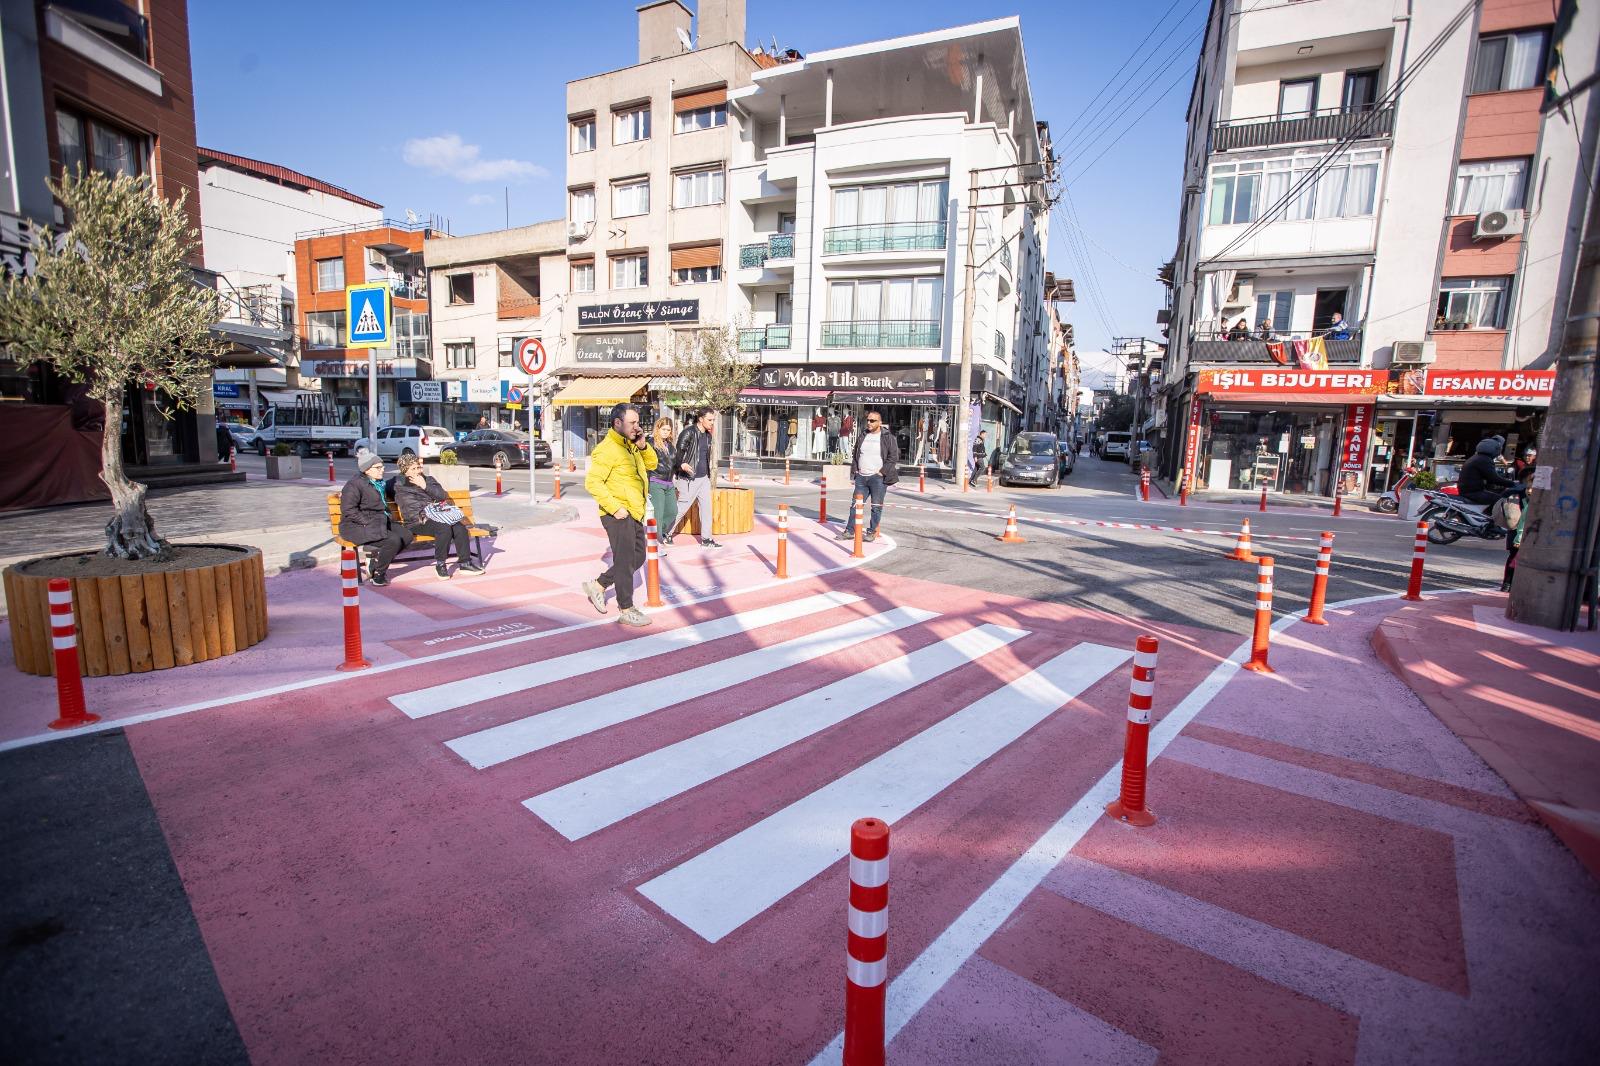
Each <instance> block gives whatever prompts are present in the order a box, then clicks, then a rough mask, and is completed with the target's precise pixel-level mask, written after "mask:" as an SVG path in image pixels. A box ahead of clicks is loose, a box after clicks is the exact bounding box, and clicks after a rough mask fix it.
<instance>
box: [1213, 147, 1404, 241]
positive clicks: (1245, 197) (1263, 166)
mask: <svg viewBox="0 0 1600 1066" xmlns="http://www.w3.org/2000/svg"><path fill="white" fill-rule="evenodd" d="M1325 155H1326V153H1320V152H1319V153H1298V154H1295V155H1289V156H1280V157H1278V158H1274V159H1262V160H1250V161H1248V162H1242V163H1218V164H1216V165H1215V166H1213V167H1212V168H1211V195H1210V199H1209V200H1208V201H1207V205H1206V219H1207V224H1208V225H1212V226H1228V225H1238V224H1240V223H1247V222H1254V221H1255V220H1256V219H1257V218H1259V217H1261V215H1262V214H1263V213H1265V212H1267V211H1269V210H1271V211H1274V214H1273V221H1276V222H1282V221H1288V222H1297V221H1303V220H1305V219H1310V218H1362V217H1364V216H1367V215H1370V214H1372V212H1373V211H1374V210H1375V209H1376V206H1377V193H1378V166H1379V162H1380V161H1381V160H1382V158H1383V152H1382V151H1381V150H1373V151H1363V152H1347V153H1345V154H1344V155H1341V156H1339V157H1338V158H1337V159H1335V160H1334V161H1333V162H1332V163H1331V164H1329V165H1328V166H1326V167H1324V168H1323V169H1322V170H1320V171H1318V172H1317V173H1316V174H1315V176H1313V175H1312V171H1313V170H1314V169H1315V168H1316V166H1317V164H1318V163H1319V162H1321V161H1322V159H1323V158H1325ZM1290 190H1294V195H1293V198H1292V199H1289V200H1288V201H1287V202H1285V197H1288V196H1289V195H1290Z"/></svg>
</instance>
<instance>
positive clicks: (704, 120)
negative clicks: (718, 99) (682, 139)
mask: <svg viewBox="0 0 1600 1066" xmlns="http://www.w3.org/2000/svg"><path fill="white" fill-rule="evenodd" d="M677 124H678V132H679V133H693V132H694V131H695V130H709V129H715V128H716V127H717V126H726V125H727V124H728V105H727V104H713V105H712V106H710V107H697V108H695V109H694V110H692V111H679V112H678V114H677Z"/></svg>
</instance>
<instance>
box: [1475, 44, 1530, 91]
mask: <svg viewBox="0 0 1600 1066" xmlns="http://www.w3.org/2000/svg"><path fill="white" fill-rule="evenodd" d="M1548 46H1549V35H1548V34H1547V33H1546V32H1545V31H1544V30H1521V31H1519V32H1517V33H1500V34H1494V35H1493V36H1488V37H1480V38H1478V55H1477V62H1476V65H1475V66H1474V68H1473V72H1472V91H1473V92H1475V93H1496V92H1508V91H1510V90H1513V89H1532V88H1533V87H1534V86H1536V85H1538V84H1539V83H1540V82H1541V81H1543V80H1544V65H1545V64H1544V60H1545V53H1546V52H1547V51H1548Z"/></svg>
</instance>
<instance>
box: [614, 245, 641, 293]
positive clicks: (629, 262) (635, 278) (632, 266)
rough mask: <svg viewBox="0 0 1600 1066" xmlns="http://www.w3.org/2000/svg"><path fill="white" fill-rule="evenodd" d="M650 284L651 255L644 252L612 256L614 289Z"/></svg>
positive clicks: (639, 287) (638, 287) (633, 287)
mask: <svg viewBox="0 0 1600 1066" xmlns="http://www.w3.org/2000/svg"><path fill="white" fill-rule="evenodd" d="M649 284H650V266H649V257H648V256H646V255H645V254H644V253H643V252H636V253H633V254H630V255H614V256H612V257H611V287H612V288H613V289H642V288H644V287H645V286H646V285H649Z"/></svg>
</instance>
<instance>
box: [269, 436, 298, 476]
mask: <svg viewBox="0 0 1600 1066" xmlns="http://www.w3.org/2000/svg"><path fill="white" fill-rule="evenodd" d="M300 473H301V469H300V456H298V455H296V454H295V453H294V449H292V448H290V447H289V446H288V445H287V444H285V443H283V442H282V441H279V442H278V443H277V444H274V445H273V446H272V454H271V455H269V456H267V477H268V478H270V479H271V480H273V481H298V480H300Z"/></svg>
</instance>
